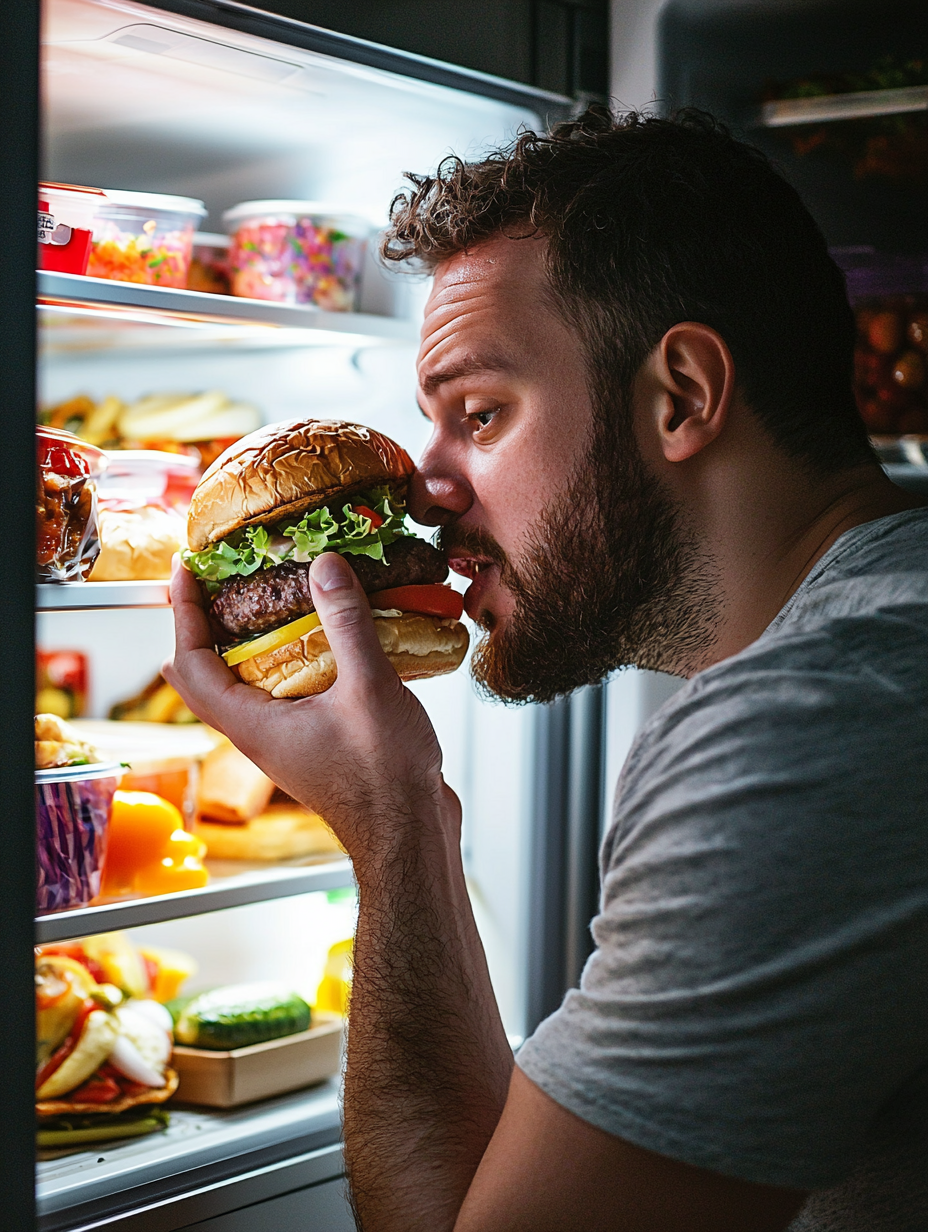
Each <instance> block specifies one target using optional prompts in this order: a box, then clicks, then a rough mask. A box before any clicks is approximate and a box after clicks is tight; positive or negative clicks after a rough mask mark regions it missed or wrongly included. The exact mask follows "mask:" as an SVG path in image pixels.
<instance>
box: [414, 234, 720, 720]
mask: <svg viewBox="0 0 928 1232" xmlns="http://www.w3.org/2000/svg"><path fill="white" fill-rule="evenodd" d="M544 256H545V241H544V240H543V239H535V238H532V239H524V240H512V239H505V238H499V239H494V240H492V241H488V242H486V243H484V244H481V245H480V246H479V247H476V248H475V249H473V250H472V251H471V252H468V253H463V254H460V255H458V256H456V257H454V258H453V259H451V260H449V261H447V262H445V263H444V264H443V265H441V266H440V267H439V268H438V270H437V271H436V275H435V280H434V286H433V289H432V293H431V295H430V297H429V300H428V303H427V305H426V310H425V322H424V324H423V327H422V345H421V348H420V351H419V358H418V374H419V403H420V406H421V408H422V410H423V413H424V414H425V415H426V416H427V418H428V419H429V420H430V421H431V423H432V427H433V432H432V437H431V440H430V441H429V444H428V446H427V447H426V450H425V452H424V454H423V455H422V458H421V460H420V462H419V468H418V471H417V473H416V475H415V476H414V479H413V482H412V487H411V492H410V511H411V513H412V515H413V517H415V518H416V519H417V520H418V521H420V522H424V523H426V524H430V525H439V526H441V528H442V529H441V535H440V538H441V544H442V547H443V548H445V550H446V551H447V553H448V558H449V563H450V565H451V568H452V569H454V570H455V571H456V572H458V573H461V574H463V575H464V576H466V577H469V578H470V579H471V585H470V587H469V589H468V591H467V594H466V596H465V607H466V610H467V613H468V615H469V616H470V617H471V618H472V619H473V620H475V621H476V622H477V623H478V624H479V625H481V626H482V627H483V629H484V630H485V631H486V637H485V638H484V639H483V640H482V641H481V643H480V644H479V645H478V647H477V650H476V652H475V655H474V659H473V665H472V666H473V671H474V675H475V677H476V679H477V681H478V683H480V684H482V685H483V686H484V687H485V688H486V689H487V690H488V691H489V692H491V693H493V694H495V695H497V696H499V697H502V698H504V699H507V700H512V701H527V700H538V701H547V700H551V699H552V698H554V697H556V696H558V695H559V694H563V693H566V692H569V691H570V690H571V689H574V688H577V687H578V686H580V685H583V684H590V683H593V682H595V681H598V680H600V679H602V678H603V676H604V675H606V674H607V673H608V672H609V671H611V670H612V669H613V668H615V667H618V666H622V665H625V664H628V663H640V664H642V665H645V666H660V665H661V662H660V659H661V646H662V644H663V643H664V642H666V641H667V639H668V638H672V637H673V636H674V633H675V631H676V632H677V633H679V626H680V622H681V621H683V622H684V631H685V622H686V620H688V616H689V614H688V613H687V612H684V611H682V609H681V604H680V602H677V601H676V599H677V597H678V592H679V591H680V589H681V585H682V583H683V582H684V580H685V579H686V577H687V575H688V573H690V572H692V571H691V570H690V569H689V564H690V562H691V558H692V552H691V551H690V550H689V545H687V544H686V543H685V542H684V540H683V538H682V537H681V535H680V533H679V530H678V525H677V523H678V519H677V516H676V510H675V509H674V507H673V506H672V503H671V502H670V500H669V497H667V495H666V494H665V493H664V492H663V490H662V489H661V488H660V485H659V484H657V481H656V480H655V479H654V478H653V477H652V476H650V475H649V474H648V473H647V470H646V468H645V466H644V463H643V462H642V460H641V457H640V453H639V450H638V447H637V444H636V441H635V437H634V432H633V430H632V428H631V415H630V413H629V411H628V407H627V406H626V402H627V399H626V398H625V396H624V391H617V393H616V398H615V399H614V400H612V402H614V405H613V404H612V402H611V403H610V405H609V406H608V407H605V408H602V407H594V405H593V402H592V399H591V397H590V393H589V386H588V373H587V370H586V364H585V361H584V355H583V351H582V348H581V344H580V340H579V338H578V336H577V334H576V332H575V331H574V330H573V329H571V328H570V326H568V325H567V324H566V322H565V321H564V319H563V318H562V317H561V316H560V315H559V314H558V312H557V310H556V307H555V303H554V299H553V297H552V294H551V290H550V287H549V284H548V279H547V274H546V270H545V263H544ZM683 589H684V590H685V589H686V587H685V586H684V587H683ZM691 589H692V587H691ZM699 589H700V588H699V586H698V585H697V586H696V587H695V591H696V592H698V591H699ZM698 599H699V601H700V602H703V599H704V596H703V595H702V594H699V595H698ZM683 607H686V604H685V603H684V604H683Z"/></svg>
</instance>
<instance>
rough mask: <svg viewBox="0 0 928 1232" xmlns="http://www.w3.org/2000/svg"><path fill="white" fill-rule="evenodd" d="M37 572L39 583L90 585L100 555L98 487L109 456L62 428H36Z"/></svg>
mask: <svg viewBox="0 0 928 1232" xmlns="http://www.w3.org/2000/svg"><path fill="white" fill-rule="evenodd" d="M36 455H37V457H36V461H37V465H38V477H37V478H38V492H37V499H36V570H37V573H38V576H39V578H40V580H42V581H51V582H76V581H80V580H82V579H83V580H86V579H87V576H88V574H89V573H90V570H91V569H92V568H93V562H94V561H95V560H96V559H97V556H98V555H99V552H100V542H99V538H98V536H97V481H98V479H99V477H100V475H101V474H102V473H103V471H104V470H105V469H106V454H105V453H104V452H103V450H102V449H97V447H96V445H90V444H88V443H87V441H82V440H81V439H80V437H77V436H73V435H72V434H71V433H70V432H62V431H61V430H60V429H58V428H45V427H39V428H36Z"/></svg>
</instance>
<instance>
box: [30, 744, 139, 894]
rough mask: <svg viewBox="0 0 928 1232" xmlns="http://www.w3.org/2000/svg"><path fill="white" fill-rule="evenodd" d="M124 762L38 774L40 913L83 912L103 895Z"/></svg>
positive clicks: (36, 798) (45, 771)
mask: <svg viewBox="0 0 928 1232" xmlns="http://www.w3.org/2000/svg"><path fill="white" fill-rule="evenodd" d="M122 774H123V770H122V766H121V765H120V763H119V762H116V761H111V762H100V763H98V764H96V765H89V766H63V767H60V768H58V769H54V770H36V772H35V824H36V855H37V861H36V862H37V867H38V877H37V883H36V909H37V910H38V911H60V910H62V909H63V908H65V907H84V906H86V905H87V903H89V902H90V901H91V900H92V899H93V898H95V897H96V896H97V895H98V894H99V893H100V881H101V878H102V875H103V862H104V859H105V858H106V839H107V831H108V828H109V821H110V813H111V811H112V808H113V796H114V794H115V792H116V788H117V787H118V786H119V782H120V779H121V778H122Z"/></svg>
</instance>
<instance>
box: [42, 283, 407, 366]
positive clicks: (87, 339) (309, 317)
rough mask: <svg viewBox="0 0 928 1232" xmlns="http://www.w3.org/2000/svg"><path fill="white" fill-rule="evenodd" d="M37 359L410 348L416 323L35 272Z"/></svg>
mask: <svg viewBox="0 0 928 1232" xmlns="http://www.w3.org/2000/svg"><path fill="white" fill-rule="evenodd" d="M37 279H38V307H39V322H40V326H41V328H40V331H39V335H40V347H41V351H42V354H43V356H45V357H47V358H54V357H75V356H79V355H83V354H88V353H90V354H92V353H96V352H100V351H116V352H118V353H126V352H137V351H148V350H153V349H157V350H173V349H180V350H196V349H204V348H208V347H210V348H211V347H217V346H218V347H227V346H235V347H242V346H247V347H260V348H264V347H275V348H282V347H306V346H327V347H333V346H340V347H351V348H354V349H359V348H362V347H369V346H384V345H397V344H402V345H411V344H413V343H415V342H416V340H417V338H418V329H417V326H416V325H415V324H414V323H413V322H411V321H407V320H402V319H399V318H396V317H386V316H375V315H374V314H373V313H363V312H323V311H321V310H320V309H316V308H312V307H305V306H300V305H294V304H275V303H269V302H266V301H264V300H256V299H241V298H239V297H237V296H234V295H210V294H207V293H206V292H203V291H181V290H175V289H173V288H171V287H150V286H144V285H140V284H137V283H132V282H110V281H108V280H106V279H104V278H84V277H80V276H78V275H76V274H57V273H53V272H51V271H49V270H39V271H38V275H37Z"/></svg>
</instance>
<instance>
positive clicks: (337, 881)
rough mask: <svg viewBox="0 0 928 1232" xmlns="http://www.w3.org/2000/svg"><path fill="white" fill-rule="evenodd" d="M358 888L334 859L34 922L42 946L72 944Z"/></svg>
mask: <svg viewBox="0 0 928 1232" xmlns="http://www.w3.org/2000/svg"><path fill="white" fill-rule="evenodd" d="M352 885H354V875H353V873H352V869H351V861H350V860H346V859H345V860H329V861H325V862H324V863H320V864H310V865H304V866H302V867H299V868H280V867H275V868H269V869H261V870H258V871H254V872H248V873H241V874H239V876H237V877H224V878H221V879H217V880H216V881H215V882H213V883H212V884H211V885H208V886H205V887H204V888H203V889H202V890H180V891H178V892H177V893H175V894H157V895H152V896H151V897H150V898H135V899H130V900H128V901H126V902H118V903H104V904H101V905H100V906H95V907H74V908H72V909H70V910H66V911H56V912H52V913H50V914H48V915H40V916H37V917H36V920H35V939H36V944H37V945H42V944H45V943H48V942H52V941H68V940H72V939H73V938H75V937H86V936H89V935H90V934H91V933H103V932H111V931H113V930H114V929H120V928H140V927H141V926H142V925H144V924H160V923H161V922H162V921H164V920H182V919H186V918H187V917H189V916H194V915H207V914H208V913H210V912H213V911H225V910H226V909H227V908H228V907H243V906H246V905H247V904H249V903H264V902H269V901H271V900H272V899H275V898H293V897H295V896H296V895H297V894H311V893H313V892H314V891H316V890H340V889H344V888H345V887H347V886H352Z"/></svg>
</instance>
